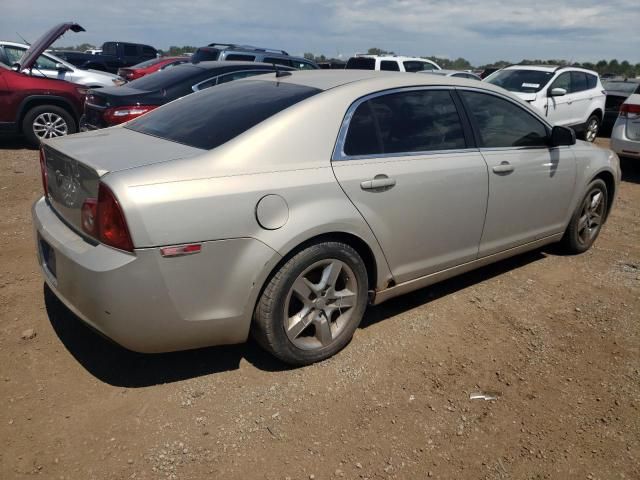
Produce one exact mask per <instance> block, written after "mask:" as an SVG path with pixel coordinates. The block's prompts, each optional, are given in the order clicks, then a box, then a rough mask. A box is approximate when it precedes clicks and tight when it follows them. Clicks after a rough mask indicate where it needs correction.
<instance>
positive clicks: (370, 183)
mask: <svg viewBox="0 0 640 480" xmlns="http://www.w3.org/2000/svg"><path fill="white" fill-rule="evenodd" d="M395 184H396V181H395V179H393V178H389V177H387V176H386V175H376V176H375V178H374V179H373V180H366V181H364V182H361V183H360V188H361V189H362V190H380V189H389V188H391V187H394V186H395Z"/></svg>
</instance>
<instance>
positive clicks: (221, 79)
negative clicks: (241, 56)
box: [217, 70, 271, 85]
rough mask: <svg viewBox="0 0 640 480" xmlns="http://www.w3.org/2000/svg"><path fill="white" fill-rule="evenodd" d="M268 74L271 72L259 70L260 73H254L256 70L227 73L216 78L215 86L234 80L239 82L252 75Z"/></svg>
mask: <svg viewBox="0 0 640 480" xmlns="http://www.w3.org/2000/svg"><path fill="white" fill-rule="evenodd" d="M269 72H271V70H260V71H256V70H251V71H246V70H245V71H240V72H233V73H227V74H225V75H220V76H219V77H218V83H217V85H220V84H222V83H228V82H232V81H234V80H240V79H241V78H247V77H253V76H254V75H262V74H265V73H269Z"/></svg>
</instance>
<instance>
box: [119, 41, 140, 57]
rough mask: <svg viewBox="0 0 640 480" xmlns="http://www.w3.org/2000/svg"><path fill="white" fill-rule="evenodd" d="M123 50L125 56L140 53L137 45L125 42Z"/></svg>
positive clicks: (133, 55)
mask: <svg viewBox="0 0 640 480" xmlns="http://www.w3.org/2000/svg"><path fill="white" fill-rule="evenodd" d="M122 50H123V52H124V56H125V57H135V56H137V55H138V47H137V46H136V45H128V44H124V45H123V46H122Z"/></svg>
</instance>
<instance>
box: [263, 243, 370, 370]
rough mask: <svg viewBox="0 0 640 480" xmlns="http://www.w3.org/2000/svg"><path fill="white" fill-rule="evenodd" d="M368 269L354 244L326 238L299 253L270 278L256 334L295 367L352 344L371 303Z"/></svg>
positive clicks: (264, 345) (278, 356) (269, 347)
mask: <svg viewBox="0 0 640 480" xmlns="http://www.w3.org/2000/svg"><path fill="white" fill-rule="evenodd" d="M367 290H368V285H367V270H366V268H365V265H364V262H363V261H362V259H361V258H360V255H358V253H357V252H356V251H355V250H354V249H353V248H351V247H350V246H349V245H346V244H344V243H340V242H323V243H319V244H316V245H312V246H310V247H308V248H305V249H304V250H302V251H300V252H298V253H297V254H296V255H294V256H293V257H292V258H291V259H289V260H288V261H287V262H286V263H285V264H284V265H283V266H282V267H281V268H280V269H279V270H278V271H277V272H276V274H275V275H274V276H273V277H272V278H271V280H270V281H269V283H268V284H267V286H266V287H265V289H264V291H263V293H262V296H261V297H260V300H259V302H258V305H257V307H256V311H255V315H254V323H253V329H252V333H253V336H254V338H255V339H256V340H257V341H258V343H260V345H262V347H263V348H265V349H266V350H267V351H269V352H270V353H272V354H273V355H275V356H276V357H277V358H279V359H280V360H283V361H284V362H286V363H289V364H291V365H296V366H300V365H309V364H311V363H314V362H318V361H321V360H324V359H326V358H329V357H331V356H332V355H334V354H336V353H337V352H339V351H340V350H341V349H342V348H344V347H345V345H347V343H349V341H350V340H351V337H352V336H353V334H354V332H355V330H356V328H357V327H358V325H359V324H360V321H361V320H362V316H363V315H364V311H365V309H366V306H367Z"/></svg>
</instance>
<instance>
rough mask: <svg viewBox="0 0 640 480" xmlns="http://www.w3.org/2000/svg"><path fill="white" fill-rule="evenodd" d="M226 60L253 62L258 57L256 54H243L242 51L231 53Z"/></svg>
mask: <svg viewBox="0 0 640 480" xmlns="http://www.w3.org/2000/svg"><path fill="white" fill-rule="evenodd" d="M224 59H225V60H229V61H231V62H232V61H236V62H253V61H254V60H255V59H256V57H255V55H242V54H241V53H230V54H229V55H227V56H226V57H225V58H224Z"/></svg>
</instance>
